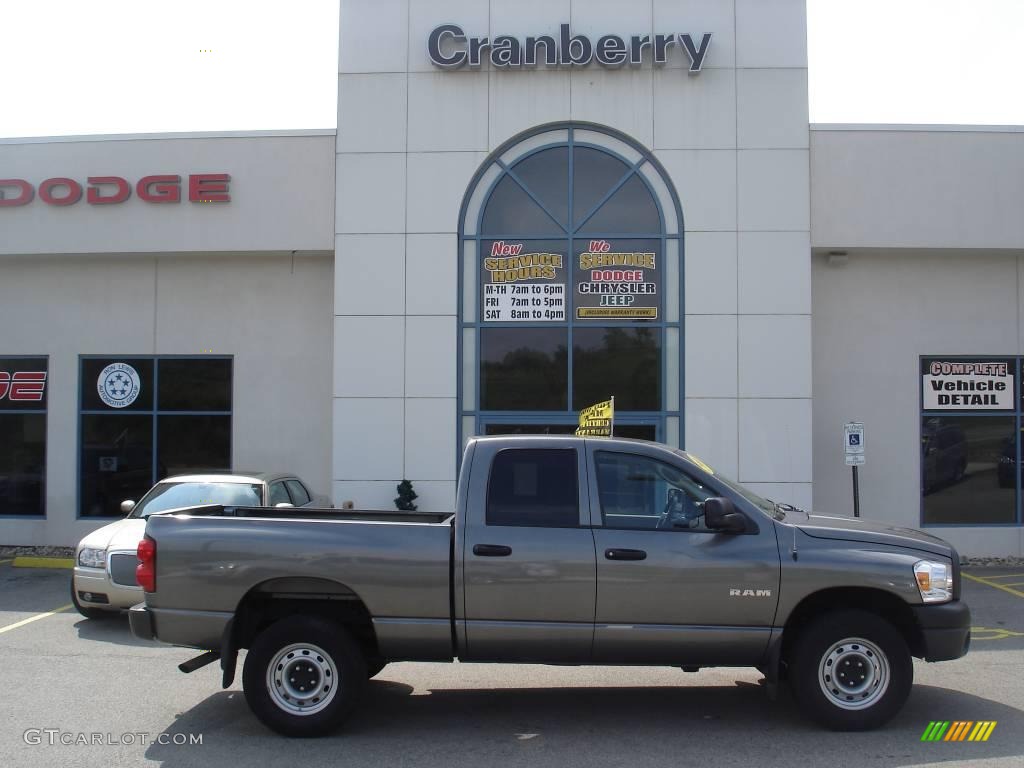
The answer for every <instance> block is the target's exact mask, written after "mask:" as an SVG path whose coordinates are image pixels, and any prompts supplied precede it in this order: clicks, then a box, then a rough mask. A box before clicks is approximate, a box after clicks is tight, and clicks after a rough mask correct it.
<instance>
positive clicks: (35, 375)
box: [0, 357, 49, 514]
mask: <svg viewBox="0 0 1024 768" xmlns="http://www.w3.org/2000/svg"><path fill="white" fill-rule="evenodd" d="M48 363H49V361H48V360H47V358H45V357H0V411H38V410H44V411H45V410H46V395H47V392H48V390H49V386H48V383H47V376H48V373H49V371H48ZM0 514H2V513H0Z"/></svg>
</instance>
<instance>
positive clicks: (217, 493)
mask: <svg viewBox="0 0 1024 768" xmlns="http://www.w3.org/2000/svg"><path fill="white" fill-rule="evenodd" d="M203 504H222V505H224V506H226V507H258V506H260V504H261V500H260V484H259V483H158V484H157V485H156V486H154V488H153V490H151V491H150V492H149V493H147V494H146V495H145V496H144V497H143V498H142V501H140V502H139V503H138V504H137V505H136V507H135V509H133V510H132V514H131V516H132V517H148V516H149V515H151V514H153V513H154V512H165V511H166V510H168V509H178V508H179V507H198V506H201V505H203Z"/></svg>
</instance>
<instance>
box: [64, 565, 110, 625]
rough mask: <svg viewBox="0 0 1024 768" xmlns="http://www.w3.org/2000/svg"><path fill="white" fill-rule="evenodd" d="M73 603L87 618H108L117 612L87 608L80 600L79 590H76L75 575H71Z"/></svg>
mask: <svg viewBox="0 0 1024 768" xmlns="http://www.w3.org/2000/svg"><path fill="white" fill-rule="evenodd" d="M71 603H72V604H73V605H74V606H75V610H76V611H78V612H79V613H80V614H82V615H83V616H85V618H87V619H107V618H110V617H111V616H115V615H116V614H117V611H105V610H103V609H102V608H86V607H85V606H84V605H82V604H81V603H80V602H78V592H76V591H75V577H74V576H72V577H71Z"/></svg>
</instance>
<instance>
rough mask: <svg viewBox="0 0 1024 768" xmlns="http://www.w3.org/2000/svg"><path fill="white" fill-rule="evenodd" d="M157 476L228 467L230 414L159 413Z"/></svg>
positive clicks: (229, 457)
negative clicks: (165, 414)
mask: <svg viewBox="0 0 1024 768" xmlns="http://www.w3.org/2000/svg"><path fill="white" fill-rule="evenodd" d="M157 422H158V426H157V429H158V432H157V478H158V479H160V480H162V479H163V478H165V477H170V476H172V475H181V474H184V473H188V472H205V471H211V470H226V469H230V468H231V417H230V416H160V417H159V418H158V420H157Z"/></svg>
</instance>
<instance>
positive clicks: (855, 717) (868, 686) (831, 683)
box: [789, 610, 914, 731]
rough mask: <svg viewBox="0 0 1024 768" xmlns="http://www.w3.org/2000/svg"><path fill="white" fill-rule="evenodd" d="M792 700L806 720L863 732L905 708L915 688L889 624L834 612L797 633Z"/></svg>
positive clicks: (911, 671) (856, 613) (906, 658)
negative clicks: (911, 689)
mask: <svg viewBox="0 0 1024 768" xmlns="http://www.w3.org/2000/svg"><path fill="white" fill-rule="evenodd" d="M789 664H790V670H791V674H790V680H791V684H792V689H793V695H794V697H795V698H796V701H797V704H798V705H799V706H800V709H801V710H802V712H803V713H804V715H805V716H807V717H809V718H810V719H812V720H816V721H817V722H819V723H820V724H822V725H824V726H825V727H826V728H831V729H832V730H836V731H865V730H870V729H872V728H877V727H879V726H881V725H883V724H885V723H886V722H888V721H889V719H891V718H892V717H893V716H894V715H895V714H896V713H897V712H899V710H900V709H901V708H902V707H903V704H904V702H906V700H907V696H908V695H910V687H911V685H912V684H913V682H914V667H913V663H912V661H911V658H910V651H909V650H908V649H907V644H906V641H904V639H903V636H902V635H901V634H900V633H899V631H898V630H897V629H896V628H895V627H894V626H893V625H892V624H890V623H889V622H888V621H886V620H885V619H883V618H881V617H880V616H877V615H875V614H873V613H869V612H867V611H861V610H842V611H833V612H830V613H827V614H824V615H822V616H819V617H818V618H816V619H814V620H813V621H811V622H810V623H809V624H807V625H806V626H805V627H804V628H803V629H802V630H801V632H800V635H799V636H798V637H797V640H796V643H795V644H794V645H793V649H792V653H791V654H790V657H789Z"/></svg>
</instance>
